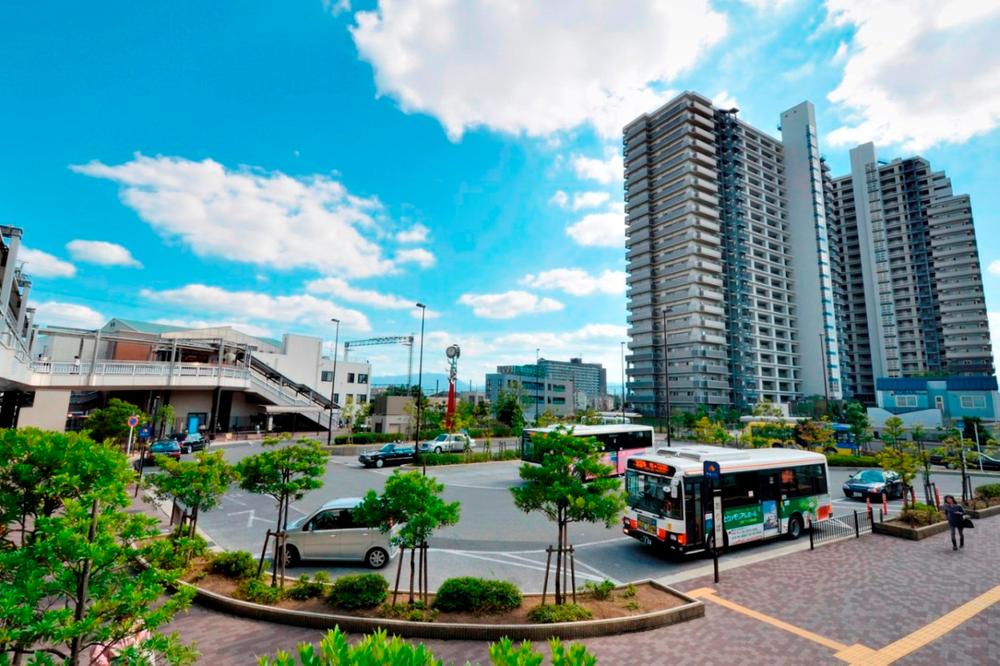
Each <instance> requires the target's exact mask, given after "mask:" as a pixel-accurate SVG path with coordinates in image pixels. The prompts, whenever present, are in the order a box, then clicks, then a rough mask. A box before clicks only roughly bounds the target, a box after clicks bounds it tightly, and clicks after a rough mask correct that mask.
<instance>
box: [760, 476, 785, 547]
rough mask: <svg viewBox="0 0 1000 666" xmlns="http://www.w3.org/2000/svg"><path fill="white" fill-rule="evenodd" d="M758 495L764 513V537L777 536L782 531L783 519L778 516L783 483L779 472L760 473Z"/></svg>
mask: <svg viewBox="0 0 1000 666" xmlns="http://www.w3.org/2000/svg"><path fill="white" fill-rule="evenodd" d="M758 497H760V509H761V513H762V515H763V522H764V538H765V539H766V538H767V537H771V536H777V535H778V534H780V533H781V520H780V519H779V517H778V510H779V509H778V508H779V507H780V506H781V485H780V483H779V476H778V472H774V471H767V472H761V473H760V490H759V491H758Z"/></svg>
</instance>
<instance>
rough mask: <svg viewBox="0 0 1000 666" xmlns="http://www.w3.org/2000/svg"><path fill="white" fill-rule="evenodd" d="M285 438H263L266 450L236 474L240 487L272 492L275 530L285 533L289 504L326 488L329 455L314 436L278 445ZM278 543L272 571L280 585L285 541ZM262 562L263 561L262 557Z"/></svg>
mask: <svg viewBox="0 0 1000 666" xmlns="http://www.w3.org/2000/svg"><path fill="white" fill-rule="evenodd" d="M281 441H282V440H281V439H279V438H267V439H265V440H264V441H263V443H262V444H263V446H264V447H265V450H264V451H262V452H261V453H258V454H255V455H252V456H248V457H246V458H244V459H243V460H241V461H239V463H237V464H236V474H237V476H238V477H239V479H240V488H242V489H243V490H246V491H247V492H251V493H257V494H260V495H270V496H271V497H273V498H274V500H275V502H277V504H278V520H277V528H276V530H275V531H276V532H278V533H279V535H284V531H285V524H286V523H287V522H288V506H289V504H291V502H292V501H293V500H300V499H302V498H303V497H305V494H306V493H307V492H309V491H310V490H315V489H317V488H322V487H323V480H322V478H321V477H322V476H323V474H324V473H325V472H326V461H327V454H326V452H325V451H323V449H322V448H321V447H320V443H319V442H318V441H316V440H314V439H307V438H305V437H303V438H302V439H300V440H298V442H296V443H295V444H289V445H287V446H281V447H279V446H278V444H279V443H280V442H281ZM278 540H279V541H281V545H277V544H276V545H275V557H274V562H273V564H272V570H271V586H272V587H273V586H275V585H276V584H277V578H278V568H279V567H278V564H279V561H280V563H281V584H282V586H284V584H285V564H284V562H285V558H284V547H283V545H284V540H283V536H279V538H278ZM261 563H262V564H263V560H261Z"/></svg>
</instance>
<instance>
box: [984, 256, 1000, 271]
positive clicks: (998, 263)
mask: <svg viewBox="0 0 1000 666" xmlns="http://www.w3.org/2000/svg"><path fill="white" fill-rule="evenodd" d="M986 270H988V271H989V272H990V273H992V274H993V275H1000V259H994V260H993V261H991V262H990V265H989V266H987V267H986Z"/></svg>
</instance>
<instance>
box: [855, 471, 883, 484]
mask: <svg viewBox="0 0 1000 666" xmlns="http://www.w3.org/2000/svg"><path fill="white" fill-rule="evenodd" d="M854 480H855V481H861V482H863V483H882V482H883V481H885V477H884V476H883V475H882V472H879V471H878V470H874V469H866V470H864V471H863V472H858V473H857V474H855V475H854Z"/></svg>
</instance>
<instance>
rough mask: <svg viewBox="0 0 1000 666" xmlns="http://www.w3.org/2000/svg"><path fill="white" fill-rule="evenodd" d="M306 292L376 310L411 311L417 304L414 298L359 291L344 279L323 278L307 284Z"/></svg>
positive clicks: (364, 290)
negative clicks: (328, 296)
mask: <svg viewBox="0 0 1000 666" xmlns="http://www.w3.org/2000/svg"><path fill="white" fill-rule="evenodd" d="M306 291H308V292H310V293H313V294H329V295H330V296H333V297H335V298H340V299H343V300H345V301H350V302H352V303H364V304H366V305H370V306H372V307H375V308H383V309H387V310H409V309H411V308H413V307H414V304H415V303H416V302H417V301H416V300H415V299H412V298H402V297H400V296H394V295H392V294H383V293H382V292H379V291H375V290H374V289H358V288H357V287H352V286H351V285H349V284H348V283H347V280H344V279H342V278H322V279H320V280H312V281H310V282H307V283H306Z"/></svg>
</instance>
